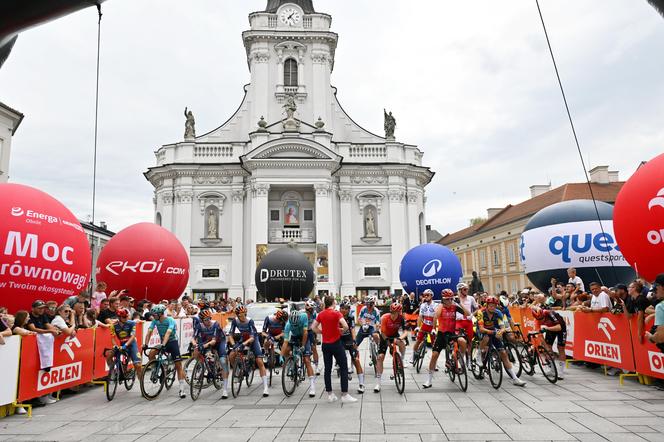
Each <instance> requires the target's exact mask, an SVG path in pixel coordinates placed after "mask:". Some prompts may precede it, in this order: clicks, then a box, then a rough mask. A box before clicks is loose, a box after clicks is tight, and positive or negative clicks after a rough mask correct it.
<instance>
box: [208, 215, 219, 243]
mask: <svg viewBox="0 0 664 442" xmlns="http://www.w3.org/2000/svg"><path fill="white" fill-rule="evenodd" d="M207 238H219V225H218V220H217V214H216V213H214V210H212V209H210V210H209V211H208V219H207Z"/></svg>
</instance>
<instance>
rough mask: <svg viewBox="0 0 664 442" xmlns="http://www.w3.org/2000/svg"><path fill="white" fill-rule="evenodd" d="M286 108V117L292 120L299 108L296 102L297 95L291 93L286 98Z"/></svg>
mask: <svg viewBox="0 0 664 442" xmlns="http://www.w3.org/2000/svg"><path fill="white" fill-rule="evenodd" d="M284 109H285V111H286V119H287V120H292V119H293V116H294V115H295V111H296V110H297V104H296V103H295V97H294V96H293V95H289V96H288V98H287V99H286V104H284Z"/></svg>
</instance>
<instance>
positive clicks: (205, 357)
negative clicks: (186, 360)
mask: <svg viewBox="0 0 664 442" xmlns="http://www.w3.org/2000/svg"><path fill="white" fill-rule="evenodd" d="M198 355H199V356H198V357H197V358H192V359H194V360H195V363H194V368H193V370H192V374H191V382H190V383H189V388H190V392H191V399H192V400H194V401H195V400H196V399H198V397H199V396H200V394H201V391H202V390H203V389H204V388H207V387H209V386H210V384H213V385H214V388H216V389H217V390H221V388H222V387H223V385H224V378H223V369H222V366H221V360H220V359H219V355H218V354H217V351H216V350H214V349H212V348H206V349H203V346H202V345H199V346H198Z"/></svg>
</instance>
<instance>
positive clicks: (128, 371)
mask: <svg viewBox="0 0 664 442" xmlns="http://www.w3.org/2000/svg"><path fill="white" fill-rule="evenodd" d="M129 363H130V360H129V358H128V357H127V355H123V356H122V372H123V373H124V386H125V388H126V389H127V391H130V390H131V389H132V388H134V382H136V365H133V366H132V367H131V368H129Z"/></svg>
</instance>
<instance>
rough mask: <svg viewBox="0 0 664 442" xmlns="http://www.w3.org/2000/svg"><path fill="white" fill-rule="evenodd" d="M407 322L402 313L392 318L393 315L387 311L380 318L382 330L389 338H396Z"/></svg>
mask: <svg viewBox="0 0 664 442" xmlns="http://www.w3.org/2000/svg"><path fill="white" fill-rule="evenodd" d="M405 325H406V324H405V322H404V319H403V316H402V315H399V316H397V318H396V319H392V315H391V314H389V313H385V314H384V315H383V316H382V317H381V318H380V331H381V333H382V334H383V335H384V336H385V337H387V338H396V337H397V336H399V329H400V328H401V329H405Z"/></svg>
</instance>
